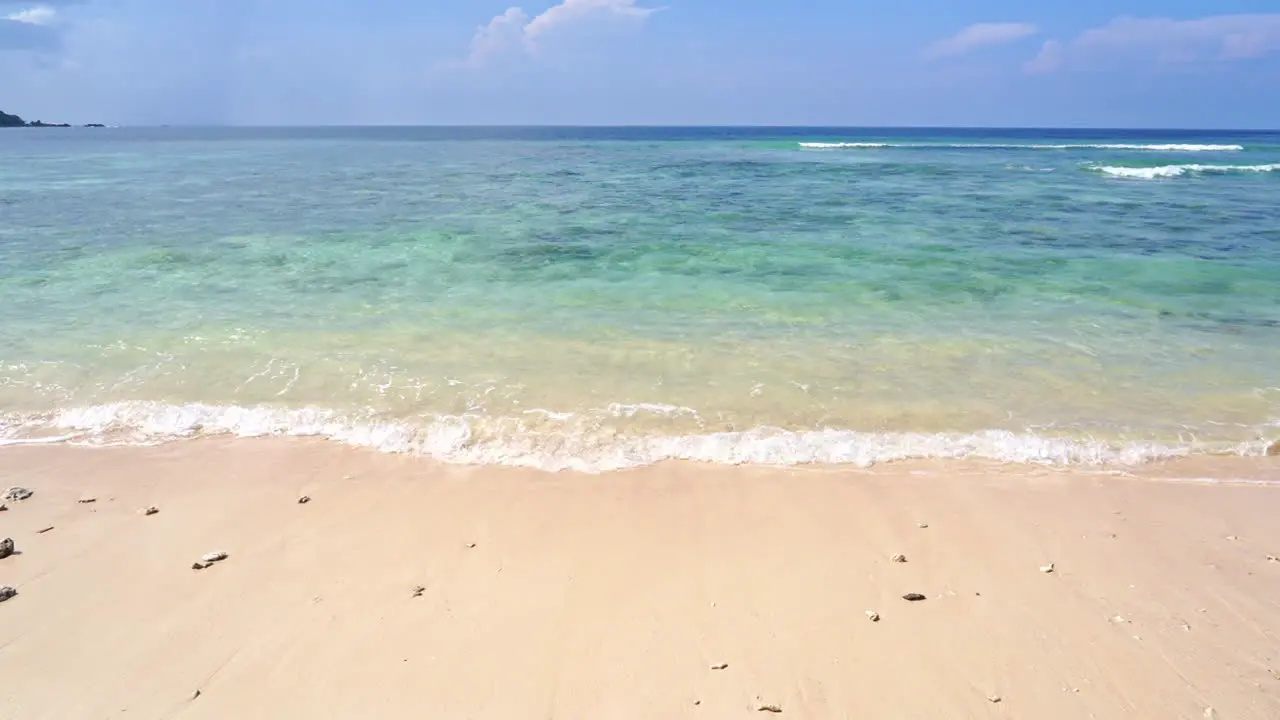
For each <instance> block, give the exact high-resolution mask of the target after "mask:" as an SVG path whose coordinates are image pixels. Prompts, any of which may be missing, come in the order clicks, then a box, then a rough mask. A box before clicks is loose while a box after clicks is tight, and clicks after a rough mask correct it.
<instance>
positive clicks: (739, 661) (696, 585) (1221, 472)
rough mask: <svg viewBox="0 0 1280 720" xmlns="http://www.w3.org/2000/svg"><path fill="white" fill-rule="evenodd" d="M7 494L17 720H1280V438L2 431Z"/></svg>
mask: <svg viewBox="0 0 1280 720" xmlns="http://www.w3.org/2000/svg"><path fill="white" fill-rule="evenodd" d="M1204 478H1218V479H1229V480H1233V481H1248V482H1219V483H1207V482H1202V481H1201V480H1203V479H1204ZM11 485H19V486H24V487H27V488H30V489H32V490H34V491H35V494H34V495H33V496H32V497H31V498H30V499H28V500H25V501H22V502H7V503H6V504H7V506H8V509H7V510H6V511H5V512H3V513H0V537H12V538H13V539H14V541H15V545H16V549H17V552H18V553H19V554H15V555H14V556H12V557H9V558H6V559H3V560H0V585H9V586H13V587H14V588H16V589H17V591H18V595H17V596H15V597H13V598H12V599H10V600H8V601H6V602H3V603H0V678H3V683H2V684H0V718H24V719H37V718H107V717H127V718H220V719H221V718H285V717H306V718H393V719H394V718H424V717H425V718H442V719H443V718H477V719H478V718H493V719H494V720H498V719H501V720H512V719H518V718H537V719H539V720H541V719H545V718H592V719H597V718H600V719H612V718H637V719H639V718H644V719H645V720H652V719H654V718H675V717H690V718H697V717H704V718H716V719H720V718H733V717H742V718H748V717H763V716H772V713H771V712H769V711H768V710H760V709H759V708H761V707H764V706H771V707H773V708H774V709H777V710H780V711H781V713H780V715H781V716H782V717H794V718H1037V719H1039V720H1055V719H1058V718H1061V719H1063V720H1066V719H1068V718H1070V719H1072V720H1075V719H1078V718H1099V719H1101V720H1107V719H1111V718H1117V719H1118V718H1196V719H1199V718H1205V717H1217V718H1222V719H1223V720H1243V719H1250V718H1256V719H1258V720H1262V719H1264V718H1267V719H1269V718H1276V717H1280V562H1276V561H1274V560H1269V559H1268V556H1271V557H1276V556H1280V522H1277V521H1276V518H1280V458H1255V459H1226V458H1223V459H1204V460H1198V461H1195V462H1183V463H1175V464H1170V465H1164V466H1151V467H1147V468H1144V469H1143V470H1142V471H1141V472H1138V473H1134V474H1128V475H1121V474H1114V473H1097V472H1087V471H1080V470H1075V471H1062V470H1052V469H1044V468H1036V467H1028V466H1017V467H1009V466H996V465H987V464H977V463H966V462H929V463H910V464H899V465H886V466H880V467H876V468H873V469H870V470H865V471H864V470H854V469H817V468H811V469H794V470H787V469H766V468H724V467H712V466H703V465H694V464H674V463H673V464H667V465H662V466H657V467H651V468H646V469H642V470H635V471H629V472H623V473H614V474H606V475H594V476H592V475H579V474H571V473H564V474H555V475H551V474H543V473H537V472H533V471H522V470H507V469H500V468H491V467H486V468H464V467H448V466H441V465H437V464H434V463H429V462H423V461H421V460H415V459H412V458H406V457H396V456H388V455H378V454H374V453H370V452H362V451H357V450H352V449H349V448H344V447H341V446H337V445H332V444H325V443H321V442H312V441H306V440H282V439H271V440H260V441H258V440H233V441H200V442H188V443H177V444H170V445H165V446H161V447H153V448H108V449H87V448H73V447H63V446H58V447H54V446H50V447H21V448H3V449H0V489H3V487H8V486H11ZM304 495H305V496H307V497H309V498H310V501H309V502H307V503H305V504H299V502H298V499H299V497H301V496H304ZM90 497H92V498H94V499H95V501H94V502H91V503H82V502H79V501H80V500H85V499H88V498H90ZM147 506H155V507H156V508H157V509H158V510H159V512H158V513H156V514H154V515H145V514H143V513H142V512H140V510H141V509H142V508H145V507H147ZM921 525H927V527H921ZM49 527H51V528H52V529H51V530H47V531H46V532H43V533H41V532H39V531H41V530H44V529H45V528H49ZM212 551H224V552H226V553H228V557H227V559H225V560H222V561H220V562H217V563H215V564H214V565H213V566H212V567H209V568H207V569H203V570H193V569H192V563H193V562H195V561H197V560H199V559H200V557H201V556H202V555H204V554H205V553H209V552H212ZM895 554H902V555H903V556H905V559H906V562H905V563H902V562H894V561H893V556H894V555H895ZM1050 565H1052V572H1043V571H1042V570H1046V569H1048V568H1049V566H1050ZM907 593H919V594H921V595H923V596H925V599H924V600H921V601H918V602H907V601H905V600H903V599H902V596H903V595H904V594H907ZM868 612H873V613H878V616H879V620H878V621H872V620H871V619H870V618H869V617H868V615H867V613H868ZM721 665H724V666H725V667H723V668H722V669H714V668H716V667H719V666H721ZM197 692H198V695H197ZM1210 709H1212V710H1210Z"/></svg>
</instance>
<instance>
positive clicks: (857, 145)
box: [800, 142, 895, 150]
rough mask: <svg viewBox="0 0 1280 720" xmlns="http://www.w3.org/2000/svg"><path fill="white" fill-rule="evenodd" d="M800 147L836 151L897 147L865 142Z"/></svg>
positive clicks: (810, 144)
mask: <svg viewBox="0 0 1280 720" xmlns="http://www.w3.org/2000/svg"><path fill="white" fill-rule="evenodd" d="M800 147H802V148H810V149H814V150H836V149H839V148H882V147H895V146H894V145H890V144H889V143H873V142H865V143H863V142H849V143H845V142H837V143H829V142H802V143H800Z"/></svg>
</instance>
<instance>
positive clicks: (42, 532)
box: [36, 525, 53, 535]
mask: <svg viewBox="0 0 1280 720" xmlns="http://www.w3.org/2000/svg"><path fill="white" fill-rule="evenodd" d="M52 529H53V526H52V525H49V526H47V527H42V528H40V529H39V530H37V531H36V534H37V535H43V534H45V533H47V532H49V531H50V530H52Z"/></svg>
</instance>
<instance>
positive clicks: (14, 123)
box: [0, 110, 106, 127]
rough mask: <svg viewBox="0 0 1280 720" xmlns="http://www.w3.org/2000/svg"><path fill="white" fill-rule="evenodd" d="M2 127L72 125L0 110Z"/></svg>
mask: <svg viewBox="0 0 1280 720" xmlns="http://www.w3.org/2000/svg"><path fill="white" fill-rule="evenodd" d="M0 127H71V124H70V123H47V122H44V121H42V120H34V121H32V122H27V121H26V120H23V119H22V118H21V117H19V116H17V115H10V114H9V113H7V112H4V111H3V110H0ZM85 127H106V126H105V125H102V124H101V123H89V124H88V125H85Z"/></svg>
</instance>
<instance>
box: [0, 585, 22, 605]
mask: <svg viewBox="0 0 1280 720" xmlns="http://www.w3.org/2000/svg"><path fill="white" fill-rule="evenodd" d="M17 594H18V591H17V590H15V589H13V588H11V587H9V586H8V585H5V586H4V587H0V602H4V601H5V600H8V599H9V598H11V597H13V596H15V595H17Z"/></svg>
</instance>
